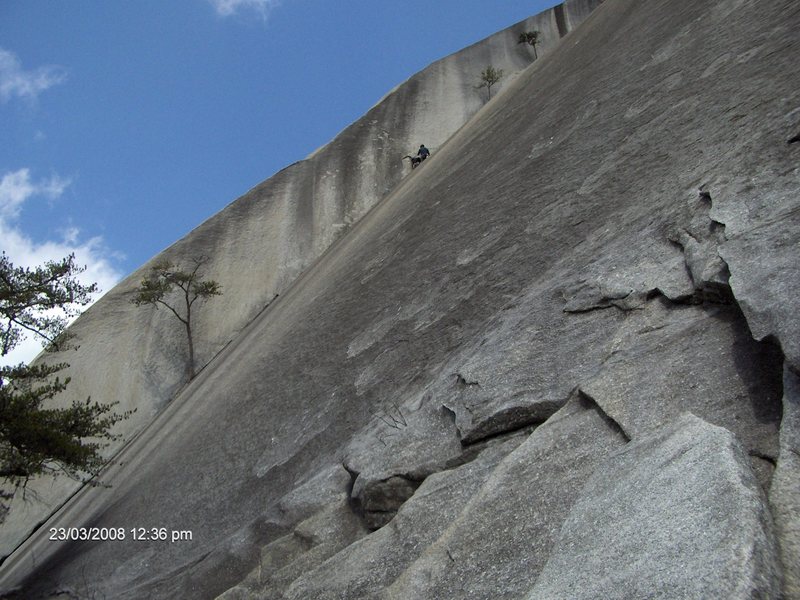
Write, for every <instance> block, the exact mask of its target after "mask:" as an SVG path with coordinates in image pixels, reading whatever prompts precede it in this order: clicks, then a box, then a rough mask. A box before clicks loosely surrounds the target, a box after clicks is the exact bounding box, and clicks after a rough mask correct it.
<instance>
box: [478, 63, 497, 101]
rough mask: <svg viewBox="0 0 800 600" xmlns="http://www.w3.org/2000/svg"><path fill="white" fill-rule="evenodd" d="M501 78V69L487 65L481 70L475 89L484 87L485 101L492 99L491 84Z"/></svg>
mask: <svg viewBox="0 0 800 600" xmlns="http://www.w3.org/2000/svg"><path fill="white" fill-rule="evenodd" d="M502 78H503V69H495V68H494V67H493V66H491V65H489V66H488V67H486V68H485V69H484V70H483V71H481V82H480V84H479V85H478V86H477V89H482V88H486V94H487V98H486V101H487V102H488V101H489V100H491V99H492V86H493V85H494V84H496V83H497V82H498V81H500V79H502Z"/></svg>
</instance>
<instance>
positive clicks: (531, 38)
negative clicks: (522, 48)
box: [517, 31, 539, 58]
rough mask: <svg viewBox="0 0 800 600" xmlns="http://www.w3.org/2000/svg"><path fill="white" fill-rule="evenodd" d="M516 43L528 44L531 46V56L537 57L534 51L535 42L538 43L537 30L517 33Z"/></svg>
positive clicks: (537, 54)
mask: <svg viewBox="0 0 800 600" xmlns="http://www.w3.org/2000/svg"><path fill="white" fill-rule="evenodd" d="M517 43H518V44H528V45H529V46H532V47H533V57H534V58H539V53H538V52H537V51H536V44H538V43H539V32H538V31H526V32H524V33H520V34H519V39H518V40H517Z"/></svg>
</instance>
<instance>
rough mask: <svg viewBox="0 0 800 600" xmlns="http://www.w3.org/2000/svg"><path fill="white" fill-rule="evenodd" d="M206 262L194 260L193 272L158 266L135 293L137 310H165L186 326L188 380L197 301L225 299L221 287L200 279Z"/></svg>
mask: <svg viewBox="0 0 800 600" xmlns="http://www.w3.org/2000/svg"><path fill="white" fill-rule="evenodd" d="M207 262H208V257H201V258H196V259H192V263H193V265H192V268H191V269H190V270H186V271H185V270H183V269H182V268H180V267H179V266H177V265H174V264H172V263H171V262H169V261H168V260H162V261H159V262H157V263H156V264H154V265H153V266H152V267H151V268H150V274H149V275H148V276H147V277H145V278H144V279H143V280H142V283H141V285H140V286H139V287H138V288H137V289H136V297H135V298H134V299H133V300H132V302H133V303H134V304H136V305H137V306H142V305H143V304H152V305H153V306H155V307H156V308H158V307H159V306H163V307H165V308H166V309H167V310H169V311H170V312H171V313H172V314H173V315H175V317H176V318H177V319H178V320H179V321H180V322H181V323H183V326H184V328H185V330H186V342H187V344H188V350H189V357H188V364H187V368H186V372H187V374H188V376H189V379H194V376H195V366H194V340H193V337H192V308H194V305H195V303H196V302H198V301H203V300H206V299H208V298H210V297H211V296H220V295H222V291H221V286H220V284H219V283H217V282H216V281H213V280H209V281H204V280H203V279H202V277H201V274H200V269H201V267H202V266H203V265H204V264H206V263H207Z"/></svg>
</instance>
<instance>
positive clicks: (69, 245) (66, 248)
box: [0, 169, 122, 365]
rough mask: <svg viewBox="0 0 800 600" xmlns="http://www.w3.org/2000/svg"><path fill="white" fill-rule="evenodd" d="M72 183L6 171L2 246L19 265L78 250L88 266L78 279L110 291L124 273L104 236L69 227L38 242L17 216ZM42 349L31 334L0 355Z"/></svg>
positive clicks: (22, 358)
mask: <svg viewBox="0 0 800 600" xmlns="http://www.w3.org/2000/svg"><path fill="white" fill-rule="evenodd" d="M69 185H70V180H69V179H66V178H63V177H59V176H57V175H53V176H51V177H50V178H49V179H45V180H41V181H35V180H33V179H32V177H31V174H30V170H29V169H20V170H18V171H13V172H10V173H6V174H4V175H3V176H2V178H0V240H1V242H0V243H1V244H2V248H0V249H1V250H3V251H4V252H5V253H6V254H7V255H8V257H9V259H10V260H11V262H12V263H13V264H14V265H16V266H19V267H34V266H36V265H41V264H43V263H45V262H47V261H49V260H53V261H58V260H61V259H62V258H64V257H65V256H67V255H69V254H73V253H74V254H75V262H76V264H78V265H85V266H86V270H85V271H84V272H83V273H81V274H80V275H79V276H78V279H79V280H80V281H81V282H82V283H83V284H85V285H89V284H91V283H97V285H98V287H99V288H100V291H106V290H108V289H110V288H111V287H113V286H114V285H115V284H116V283H117V282H118V281H119V280H120V279H121V277H122V274H121V273H120V272H119V271H118V270H117V269H116V268H115V267H114V264H113V258H114V257H115V254H114V253H113V252H112V251H110V250H109V249H108V247H107V246H106V244H105V242H104V241H103V238H102V237H100V236H97V237H93V238H90V239H88V240H82V239H81V233H80V230H79V229H78V228H76V227H65V228H64V230H63V232H62V234H61V237H60V239H55V240H47V241H44V242H36V241H34V240H33V239H31V238H30V236H28V235H26V234H25V232H23V231H22V230H21V229H20V227H19V224H18V223H17V217H18V216H19V214H20V212H21V210H22V207H23V205H24V204H25V203H26V202H27V201H29V200H31V199H33V198H37V197H44V198H48V199H51V200H54V199H57V198H58V197H60V196H61V195H62V194H63V193H64V190H65V189H66V188H67V187H68V186H69ZM41 349H42V347H41V344H40V343H39V341H38V340H36V339H34V338H31V337H29V338H28V339H26V340H25V341H24V342H22V343H21V344H20V345H19V346H18V347H17V348H15V349H14V350H13V351H12V352H10V353H9V354H7V355H6V356H4V357H2V358H0V364H6V365H10V364H17V363H20V362H28V361H30V360H32V359H33V358H34V357H35V356H36V355H37V354H38V353H39V352H40V351H41Z"/></svg>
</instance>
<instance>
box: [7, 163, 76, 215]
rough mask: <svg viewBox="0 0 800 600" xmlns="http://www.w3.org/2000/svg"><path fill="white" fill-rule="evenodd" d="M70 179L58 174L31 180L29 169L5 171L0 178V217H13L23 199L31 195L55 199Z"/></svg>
mask: <svg viewBox="0 0 800 600" xmlns="http://www.w3.org/2000/svg"><path fill="white" fill-rule="evenodd" d="M70 183H71V181H70V180H69V179H65V178H63V177H59V176H58V175H52V176H51V177H50V179H47V180H43V181H33V180H32V179H31V172H30V169H20V170H18V171H13V172H11V173H6V174H5V175H3V178H2V179H0V219H2V220H8V219H15V218H16V217H17V216H19V211H20V208H21V207H22V205H23V204H24V203H25V201H26V200H27V199H28V198H30V197H31V196H45V197H46V198H50V199H56V198H58V197H59V196H61V194H63V193H64V190H65V189H66V188H67V186H69V184H70Z"/></svg>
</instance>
